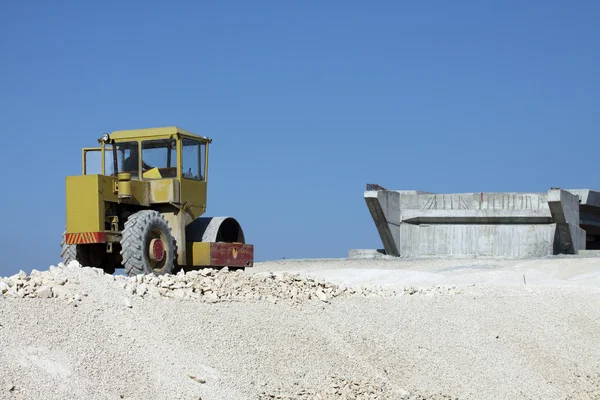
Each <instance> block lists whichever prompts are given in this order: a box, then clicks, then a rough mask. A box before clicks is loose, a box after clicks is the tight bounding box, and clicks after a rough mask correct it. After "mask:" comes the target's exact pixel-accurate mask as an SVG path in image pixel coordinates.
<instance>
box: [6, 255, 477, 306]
mask: <svg viewBox="0 0 600 400" xmlns="http://www.w3.org/2000/svg"><path fill="white" fill-rule="evenodd" d="M82 274H88V275H91V276H102V275H104V272H103V270H101V269H97V268H89V267H82V266H81V265H80V264H79V263H78V262H77V261H72V262H71V263H69V265H68V266H65V265H63V264H62V263H61V264H59V266H58V267H56V266H51V267H50V269H49V270H48V271H44V272H40V271H37V270H33V271H32V272H31V273H30V274H29V275H27V274H26V273H25V272H24V271H20V272H19V273H18V274H16V275H13V276H11V277H6V278H0V293H1V294H3V295H4V296H6V297H13V298H42V299H45V298H58V299H62V300H66V301H67V302H68V303H72V302H79V301H81V300H82V298H83V297H86V296H88V293H87V292H85V291H81V292H75V287H76V286H77V284H78V283H79V279H80V278H81V275H82ZM106 277H108V279H114V280H115V281H116V284H117V285H118V286H119V287H121V288H122V289H123V290H124V292H125V293H126V294H128V295H129V296H139V297H141V298H172V299H179V300H199V301H205V302H210V303H216V302H223V301H243V300H257V301H262V300H266V301H270V302H271V303H274V304H275V303H277V302H279V301H284V302H286V303H288V304H292V305H298V304H301V303H304V302H307V301H320V302H323V303H328V302H329V301H331V300H332V299H334V298H344V297H350V296H363V297H369V296H379V297H391V296H402V295H409V296H411V295H427V296H431V295H455V294H461V293H463V291H464V289H460V288H457V286H456V285H452V286H444V285H436V286H430V287H422V286H421V287H414V286H407V287H404V288H401V289H400V290H397V289H383V288H377V287H374V288H373V287H348V286H346V285H339V284H334V283H330V282H327V281H326V280H324V279H318V278H314V277H310V276H303V275H301V274H298V273H296V274H290V273H285V272H284V273H282V274H274V273H268V274H262V275H261V274H248V273H246V272H242V271H237V270H234V271H230V270H229V269H228V268H223V269H202V270H198V271H188V272H183V271H181V272H180V273H178V274H177V275H160V276H155V275H138V276H134V277H126V276H121V275H116V276H113V275H106ZM72 283H74V284H75V285H72ZM470 286H474V285H470Z"/></svg>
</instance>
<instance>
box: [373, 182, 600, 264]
mask: <svg viewBox="0 0 600 400" xmlns="http://www.w3.org/2000/svg"><path fill="white" fill-rule="evenodd" d="M594 193H596V192H594ZM364 196H365V201H366V203H367V206H368V208H369V212H370V213H371V216H372V217H373V221H374V222H375V226H376V227H377V230H378V232H379V236H380V237H381V241H382V243H383V247H384V249H385V252H386V254H388V255H392V256H407V257H415V256H435V255H480V256H507V257H519V258H526V257H541V256H548V255H552V254H559V253H565V254H577V253H578V251H579V250H581V249H585V248H586V231H585V230H584V229H582V228H581V227H580V215H579V207H580V205H579V202H580V194H576V193H575V191H573V192H570V191H565V190H561V189H551V190H550V191H548V192H547V193H457V194H434V193H427V192H417V191H397V190H374V191H367V192H365V195H364ZM588 197H589V198H592V197H593V196H589V194H588ZM598 201H599V204H598V207H597V208H598V211H599V216H600V197H598ZM598 228H599V229H600V218H598Z"/></svg>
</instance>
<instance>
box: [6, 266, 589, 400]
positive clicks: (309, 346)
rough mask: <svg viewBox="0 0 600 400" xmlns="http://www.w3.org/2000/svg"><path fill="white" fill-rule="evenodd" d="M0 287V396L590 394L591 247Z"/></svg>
mask: <svg viewBox="0 0 600 400" xmlns="http://www.w3.org/2000/svg"><path fill="white" fill-rule="evenodd" d="M308 277H310V278H308ZM0 292H1V293H2V295H1V296H0V346H1V347H0V349H1V350H0V398H1V399H122V398H125V399H149V398H152V399H203V400H210V399H219V400H221V399H402V398H404V399H598V398H600V346H599V345H598V338H599V337H600V258H548V259H536V260H527V261H518V260H495V259H461V260H456V259H455V260H444V259H433V260H386V259H377V260H368V259H359V260H296V261H285V262H269V263H257V266H256V267H255V268H254V269H252V270H248V271H247V272H229V271H220V272H216V271H202V272H201V273H198V272H195V273H194V272H193V273H188V274H180V275H177V276H167V277H159V278H157V277H151V276H147V277H141V276H140V277H137V278H126V277H124V276H111V275H105V274H103V273H102V272H101V271H99V270H94V269H90V268H79V267H77V266H76V265H71V266H70V267H64V268H63V267H60V268H51V269H50V270H48V271H43V272H38V271H34V272H32V273H31V274H30V275H26V274H24V273H22V274H18V275H15V276H13V277H8V278H4V279H1V280H0Z"/></svg>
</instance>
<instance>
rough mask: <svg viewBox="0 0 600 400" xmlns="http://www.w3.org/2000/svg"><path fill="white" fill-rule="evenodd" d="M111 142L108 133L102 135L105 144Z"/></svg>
mask: <svg viewBox="0 0 600 400" xmlns="http://www.w3.org/2000/svg"><path fill="white" fill-rule="evenodd" d="M109 140H110V135H109V134H108V133H105V134H104V135H102V141H103V142H104V143H108V141H109Z"/></svg>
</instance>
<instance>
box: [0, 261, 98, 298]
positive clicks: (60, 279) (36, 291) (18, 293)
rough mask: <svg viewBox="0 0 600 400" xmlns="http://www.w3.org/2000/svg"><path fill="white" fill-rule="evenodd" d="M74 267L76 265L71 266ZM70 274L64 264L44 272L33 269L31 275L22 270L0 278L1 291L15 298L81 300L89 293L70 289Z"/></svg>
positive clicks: (6, 295)
mask: <svg viewBox="0 0 600 400" xmlns="http://www.w3.org/2000/svg"><path fill="white" fill-rule="evenodd" d="M73 267H75V265H73V266H71V268H73ZM99 271H101V270H99ZM70 275H72V274H69V269H68V268H66V267H63V266H61V267H55V266H52V267H50V269H49V270H48V271H44V272H40V271H37V270H33V271H31V273H30V274H29V275H27V274H26V273H25V272H24V271H20V272H19V273H18V274H16V275H13V276H11V277H6V278H0V293H1V294H3V295H4V296H5V297H13V298H28V299H31V298H40V299H49V298H58V299H62V300H67V301H68V302H74V301H81V300H82V298H83V297H85V296H87V293H86V292H80V293H74V292H73V291H72V290H71V289H69V286H70V285H68V283H69V281H70V280H72V279H73V278H72V276H70Z"/></svg>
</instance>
